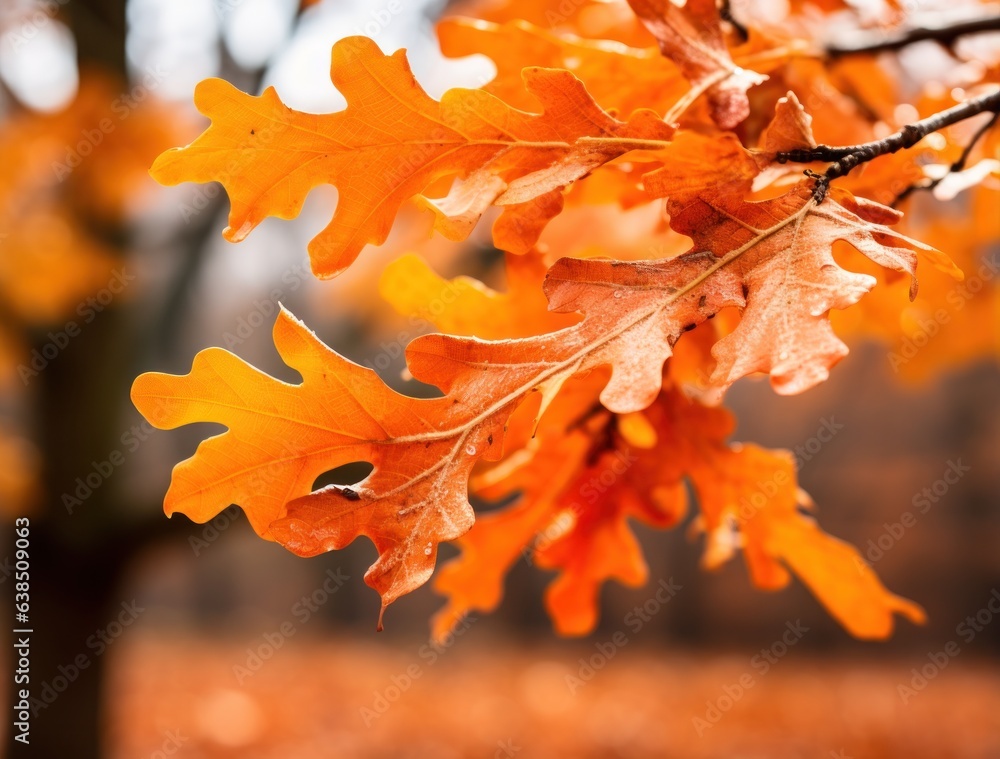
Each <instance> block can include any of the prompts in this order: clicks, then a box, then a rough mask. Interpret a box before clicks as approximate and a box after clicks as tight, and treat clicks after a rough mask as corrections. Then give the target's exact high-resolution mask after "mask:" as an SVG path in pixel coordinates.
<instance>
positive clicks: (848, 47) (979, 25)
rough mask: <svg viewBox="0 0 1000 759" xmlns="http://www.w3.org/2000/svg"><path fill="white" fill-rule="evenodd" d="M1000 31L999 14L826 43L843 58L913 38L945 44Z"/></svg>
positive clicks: (896, 45)
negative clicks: (841, 42) (847, 41)
mask: <svg viewBox="0 0 1000 759" xmlns="http://www.w3.org/2000/svg"><path fill="white" fill-rule="evenodd" d="M992 31H1000V15H995V16H986V17H983V18H974V19H968V20H965V21H959V22H955V23H950V24H941V25H930V26H925V27H919V28H916V29H906V30H904V31H901V32H896V33H894V34H890V35H885V34H881V33H878V34H866V35H864V36H863V37H861V38H860V39H858V40H856V41H853V42H849V43H844V44H836V43H834V44H830V45H827V46H826V47H825V52H826V55H827V57H829V58H841V57H843V56H848V55H865V54H870V53H881V52H887V51H891V50H899V49H900V48H904V47H906V46H907V45H912V44H913V43H914V42H923V41H925V40H933V41H935V42H940V43H941V44H942V45H951V44H953V43H954V42H955V40H956V39H958V38H959V37H963V36H965V35H967V34H979V33H982V32H992Z"/></svg>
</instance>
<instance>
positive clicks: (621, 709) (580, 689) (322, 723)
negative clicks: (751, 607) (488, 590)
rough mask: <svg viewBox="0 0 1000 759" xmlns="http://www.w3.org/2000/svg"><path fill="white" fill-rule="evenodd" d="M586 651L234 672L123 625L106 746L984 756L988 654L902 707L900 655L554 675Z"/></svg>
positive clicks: (200, 650) (367, 653)
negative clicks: (126, 635)
mask: <svg viewBox="0 0 1000 759" xmlns="http://www.w3.org/2000/svg"><path fill="white" fill-rule="evenodd" d="M293 643H294V645H293ZM595 651H596V649H595V647H594V644H593V643H591V644H573V645H567V644H565V643H563V644H560V645H559V646H558V647H541V648H539V647H528V646H524V647H516V646H512V645H511V644H510V643H501V642H500V641H492V642H487V641H479V640H476V641H473V640H471V639H470V640H468V641H467V642H466V641H463V640H462V639H461V638H458V639H457V643H456V644H455V645H454V646H453V647H452V648H450V649H446V650H444V652H443V653H442V654H440V655H438V656H436V657H432V656H431V654H430V653H428V650H427V649H424V650H421V649H420V648H419V647H416V648H413V649H412V650H409V649H407V648H406V647H399V648H397V649H395V650H393V651H390V650H386V647H384V646H381V645H378V644H377V643H374V642H367V641H366V642H358V641H356V640H349V639H337V638H328V639H325V640H322V641H320V640H316V641H309V640H305V639H302V640H298V641H292V642H290V643H289V645H288V646H286V647H284V649H283V650H280V651H278V652H277V653H276V654H275V655H274V656H273V657H272V658H270V659H269V660H268V661H266V662H264V663H263V664H262V666H260V668H259V669H257V670H256V671H254V672H253V673H252V674H251V675H249V676H246V677H245V678H244V680H243V683H242V684H240V683H238V682H237V679H236V676H235V675H234V670H233V666H234V664H237V663H244V662H245V661H246V658H247V654H246V651H245V645H244V644H243V643H241V642H231V643H227V642H221V641H206V640H195V639H190V640H183V639H176V638H173V639H167V638H163V637H157V636H137V637H135V638H133V639H131V640H129V641H128V642H127V643H126V642H125V641H123V647H122V649H121V650H120V651H119V652H118V654H117V658H116V660H115V663H114V665H113V666H112V671H111V681H110V682H109V686H110V687H109V688H108V691H107V692H108V694H109V704H108V706H109V712H108V713H109V720H108V723H107V735H108V739H109V744H110V745H109V748H110V749H111V750H110V752H109V754H108V755H109V756H110V757H113V758H114V759H125V758H126V757H135V756H149V755H156V754H155V752H156V751H166V750H168V749H169V747H170V746H171V745H172V744H171V741H174V740H176V741H177V742H178V745H179V749H180V750H179V751H177V752H175V753H176V755H178V756H183V757H189V758H190V759H201V758H202V757H205V758H208V757H213V758H215V757H237V756H238V757H241V759H271V757H274V758H275V759H277V758H278V757H282V759H284V757H297V758H298V759H309V757H344V758H346V757H352V758H354V759H375V758H381V757H392V758H393V759H404V758H406V757H413V758H414V759H415V758H416V757H420V758H424V757H427V758H428V759H430V758H433V759H459V758H463V759H464V758H465V757H469V758H470V759H471V758H472V757H518V758H519V759H521V758H523V759H529V758H530V757H629V759H646V758H649V759H652V758H653V757H656V759H666V758H668V757H685V758H686V759H702V758H705V759H708V758H710V757H711V758H715V757H718V758H719V759H723V758H724V759H732V758H733V757H742V758H744V759H757V758H758V757H759V758H760V759H763V758H764V757H767V758H768V759H783V758H785V757H822V759H827V757H839V758H842V759H843V758H846V757H853V759H889V758H890V757H907V758H908V759H923V758H924V757H926V758H927V759H949V758H954V759H959V758H961V759H974V758H977V757H981V758H982V759H986V757H996V756H998V755H1000V667H998V664H997V662H996V661H993V660H988V659H986V660H984V659H978V660H974V659H972V658H970V659H968V660H965V661H963V660H961V659H955V660H953V661H952V662H951V663H950V664H949V665H948V666H947V667H946V668H945V669H944V670H943V671H941V673H940V674H939V675H938V676H937V677H935V678H934V679H933V680H931V681H930V682H929V683H928V685H927V687H926V688H924V689H923V690H921V691H919V692H918V693H917V694H916V695H915V696H913V697H911V698H910V699H909V701H908V703H906V704H903V702H902V699H901V698H900V696H899V695H898V693H897V686H898V684H899V683H900V682H901V681H902V680H903V678H905V677H908V673H909V669H910V668H911V666H913V665H914V664H917V665H920V664H922V663H923V662H921V661H918V658H917V657H912V656H911V657H904V656H899V657H898V658H891V659H886V658H884V657H880V658H879V659H878V660H875V659H870V660H863V659H857V658H843V657H838V658H834V659H830V658H828V657H825V656H815V655H810V654H809V653H807V652H805V651H802V652H797V651H794V649H793V650H791V652H790V653H789V654H788V660H787V661H785V660H783V659H778V660H777V663H776V664H774V665H772V666H769V667H768V669H767V671H766V672H765V671H763V669H764V667H763V665H762V664H761V660H757V663H756V665H755V664H754V663H752V661H753V660H752V658H751V656H748V655H747V654H746V652H742V651H741V652H738V653H737V652H732V653H729V654H710V653H706V652H685V651H682V650H671V651H665V650H662V649H655V648H642V647H635V648H630V647H628V646H625V647H622V648H620V649H619V650H618V651H617V653H616V654H615V655H614V656H613V657H612V658H611V660H610V661H609V662H608V664H607V665H606V666H605V667H604V668H602V669H600V670H598V671H596V672H594V673H593V674H592V676H591V677H590V679H589V680H582V681H581V683H579V684H577V683H575V682H574V681H573V680H572V679H570V680H569V681H568V680H567V678H576V677H577V676H579V675H581V674H582V675H587V672H586V671H583V672H582V673H581V669H580V661H579V660H580V657H581V656H583V657H588V658H589V657H591V656H592V655H594V654H595ZM791 659H794V660H795V661H791ZM408 672H409V673H410V674H407V673H408ZM414 672H419V673H420V674H419V675H418V676H417V677H415V678H413V677H412V674H413V673H414ZM748 676H749V678H751V680H752V681H753V685H752V686H751V687H749V688H747V689H745V690H744V694H743V695H742V696H741V697H736V698H733V702H732V703H731V704H727V689H728V693H729V694H735V693H737V690H738V689H739V687H740V686H739V683H740V680H741V678H743V681H744V683H746V682H747V680H746V678H747V677H748ZM407 678H409V679H410V685H409V686H408V687H407V686H406V685H405V683H406V682H407ZM569 683H572V685H573V686H575V687H571V685H570V684H569ZM394 689H395V690H394ZM379 695H381V696H382V698H385V699H386V702H385V703H386V704H388V706H387V708H385V707H384V705H383V703H382V702H380V701H379ZM730 697H731V696H730ZM390 699H391V702H390ZM710 704H714V705H715V707H716V708H717V709H719V712H718V717H717V718H716V714H715V713H712V712H710V711H709V705H710ZM727 707H728V708H727ZM709 717H711V718H712V720H709V719H707V718H709ZM696 720H705V724H706V725H708V726H707V727H706V726H705V725H702V724H701V723H696ZM366 722H367V723H368V724H367V725H366ZM699 727H700V729H701V733H702V734H701V735H699Z"/></svg>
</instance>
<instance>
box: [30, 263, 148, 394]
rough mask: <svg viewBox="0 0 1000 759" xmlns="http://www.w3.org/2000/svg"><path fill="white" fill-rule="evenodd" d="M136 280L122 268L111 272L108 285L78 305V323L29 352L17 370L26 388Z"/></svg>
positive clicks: (57, 332) (67, 323)
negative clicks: (25, 361)
mask: <svg viewBox="0 0 1000 759" xmlns="http://www.w3.org/2000/svg"><path fill="white" fill-rule="evenodd" d="M135 278H136V275H135V274H129V273H128V272H127V271H126V270H125V269H124V268H122V269H119V270H115V271H112V273H111V279H109V280H108V284H107V285H105V286H104V287H102V288H101V289H100V290H98V291H97V292H96V293H94V294H93V295H91V296H90V297H88V298H87V299H86V300H83V301H81V302H80V303H79V305H77V307H76V315H77V316H79V317H80V320H79V321H77V320H73V321H68V322H66V324H65V325H64V326H63V328H62V329H61V330H58V331H53V330H49V333H48V335H47V337H48V340H47V341H46V342H45V343H44V344H43V345H42V346H41V347H39V348H34V349H33V350H32V351H31V358H30V360H29V361H28V363H22V364H20V365H18V367H17V373H18V376H20V378H21V381H22V382H23V383H24V384H25V386H27V385H28V384H29V383H30V382H31V380H32V379H34V378H35V377H37V376H38V375H39V374H41V373H42V372H44V371H45V370H46V369H47V368H48V367H49V364H51V363H52V362H53V361H55V360H56V359H57V358H58V357H59V354H60V353H62V352H63V351H64V350H66V348H68V347H69V344H70V343H71V342H72V341H73V339H74V338H77V337H79V336H80V335H81V334H83V327H84V326H85V325H87V324H90V323H91V322H93V321H94V320H95V319H96V318H97V317H98V315H99V314H101V313H102V312H103V311H104V310H105V309H106V308H107V307H108V306H110V305H111V303H112V301H114V299H115V298H116V297H117V296H118V295H120V294H121V293H122V292H124V291H125V289H126V288H127V287H128V286H129V284H131V283H132V282H134V281H135Z"/></svg>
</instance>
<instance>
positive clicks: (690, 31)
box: [629, 0, 766, 129]
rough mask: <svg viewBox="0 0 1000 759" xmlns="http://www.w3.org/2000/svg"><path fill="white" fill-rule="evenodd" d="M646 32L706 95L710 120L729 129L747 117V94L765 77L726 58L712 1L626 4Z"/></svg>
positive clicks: (655, 0)
mask: <svg viewBox="0 0 1000 759" xmlns="http://www.w3.org/2000/svg"><path fill="white" fill-rule="evenodd" d="M629 5H630V6H632V10H634V11H635V12H636V14H637V15H638V16H639V18H640V19H641V20H642V22H643V23H644V24H645V25H646V28H647V29H649V31H650V32H651V33H652V34H653V36H654V37H656V39H657V41H658V42H659V43H660V50H661V51H662V52H663V54H664V55H665V56H667V57H668V58H670V59H671V60H672V61H673V62H674V63H676V64H677V66H678V67H679V68H680V70H681V71H682V72H684V76H686V77H687V79H688V81H690V82H691V84H692V86H693V87H694V89H695V90H696V91H698V92H705V93H707V95H708V100H709V104H710V106H711V111H712V119H713V121H715V123H716V124H718V125H719V126H720V127H721V128H722V129H732V128H733V127H735V126H736V125H737V124H739V123H740V122H741V121H743V120H744V119H745V118H746V117H747V116H748V115H749V113H750V101H749V100H748V99H747V95H746V93H747V90H748V89H750V87H752V86H754V85H755V84H760V83H761V82H763V81H764V80H765V79H766V77H763V76H761V75H759V74H756V73H755V72H753V71H748V70H747V69H743V68H740V67H739V66H737V65H736V64H735V63H733V59H732V57H731V56H730V54H729V49H728V48H727V46H726V41H725V37H724V35H723V33H722V26H721V20H720V17H719V11H718V8H717V7H716V4H715V0H687V1H686V2H685V3H683V4H677V3H674V2H673V1H672V0H629Z"/></svg>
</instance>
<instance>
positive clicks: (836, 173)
mask: <svg viewBox="0 0 1000 759" xmlns="http://www.w3.org/2000/svg"><path fill="white" fill-rule="evenodd" d="M988 111H992V112H994V113H997V112H1000V90H997V91H995V92H991V93H989V94H988V95H981V96H979V97H977V98H972V99H971V100H966V101H965V102H964V103H961V104H959V105H956V106H954V107H952V108H949V109H947V110H945V111H941V112H940V113H936V114H934V115H933V116H929V117H927V118H926V119H922V120H920V121H917V122H916V123H913V124H907V125H906V126H904V127H903V128H902V129H900V130H899V131H898V132H896V133H894V134H891V135H889V136H888V137H885V138H883V139H881V140H873V141H872V142H865V143H862V144H860V145H846V146H843V147H835V146H831V145H817V146H816V147H814V148H806V149H801V150H789V151H787V152H784V153H778V155H777V156H775V160H776V161H777V162H778V163H787V162H793V163H812V162H813V161H832V162H833V163H832V164H831V165H830V167H829V168H827V170H826V171H825V172H824V173H822V174H817V173H815V172H806V173H807V174H808V175H809V176H812V177H814V178H816V180H817V185H816V192H817V195H816V200H817V202H819V201H821V200H822V199H823V197H824V196H825V195H826V189H827V188H828V187H829V185H830V182H832V181H833V180H834V179H837V178H838V177H842V176H844V175H845V174H847V173H848V172H850V171H851V170H852V169H854V168H855V167H856V166H859V165H861V164H862V163H867V162H868V161H871V160H872V159H873V158H877V157H878V156H880V155H886V154H887V153H895V152H897V151H899V150H903V149H904V148H910V147H913V146H914V145H916V144H917V143H918V142H920V140H922V139H923V138H924V137H926V136H927V135H929V134H931V133H932V132H937V131H938V130H941V129H944V128H945V127H949V126H951V125H952V124H957V123H958V122H959V121H964V120H965V119H969V118H972V117H973V116H976V115H978V114H980V113H984V112H988Z"/></svg>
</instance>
